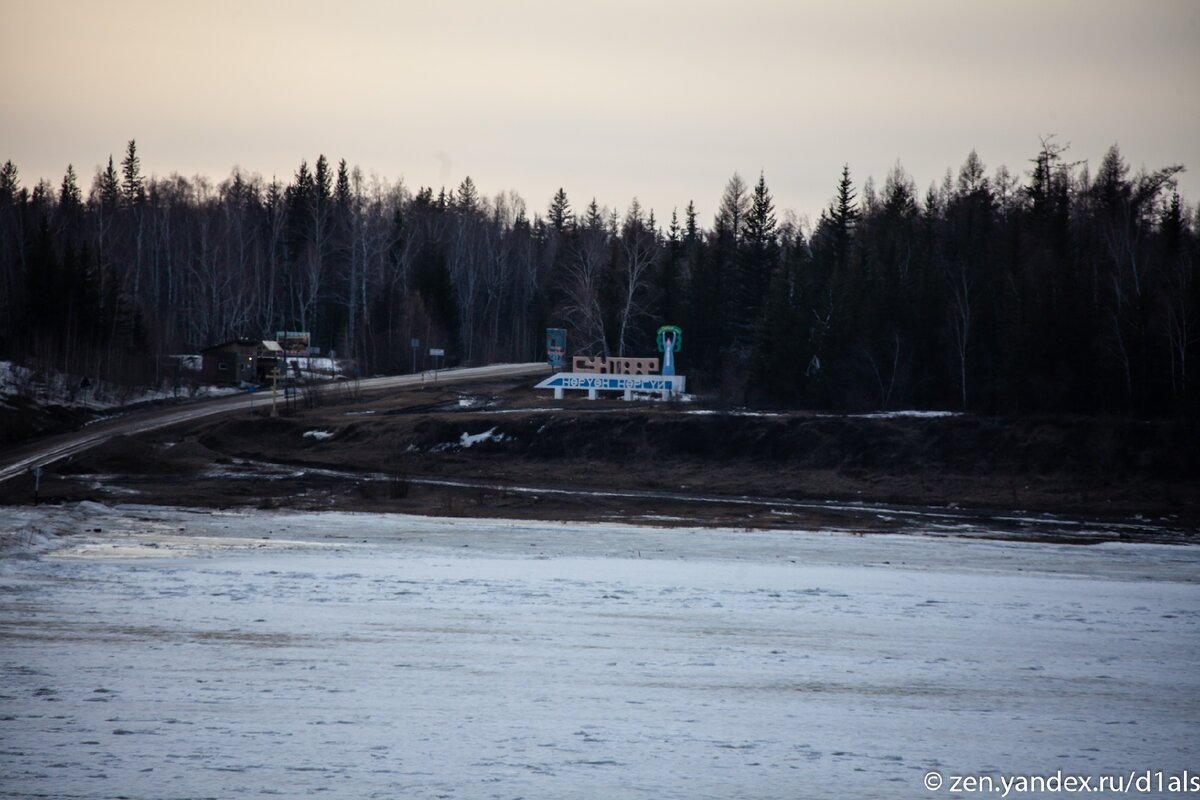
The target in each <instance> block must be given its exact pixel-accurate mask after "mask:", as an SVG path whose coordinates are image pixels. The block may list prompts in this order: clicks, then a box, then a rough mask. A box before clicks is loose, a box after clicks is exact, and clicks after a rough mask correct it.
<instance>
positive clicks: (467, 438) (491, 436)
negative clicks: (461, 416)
mask: <svg viewBox="0 0 1200 800" xmlns="http://www.w3.org/2000/svg"><path fill="white" fill-rule="evenodd" d="M506 438H508V437H506V436H505V435H504V434H503V433H496V429H495V428H492V429H491V430H487V431H484V432H483V433H476V434H469V433H464V434H463V435H462V436H460V437H459V440H458V441H459V446H461V447H473V446H474V445H477V444H479V443H480V442H503V441H504V440H505V439H506Z"/></svg>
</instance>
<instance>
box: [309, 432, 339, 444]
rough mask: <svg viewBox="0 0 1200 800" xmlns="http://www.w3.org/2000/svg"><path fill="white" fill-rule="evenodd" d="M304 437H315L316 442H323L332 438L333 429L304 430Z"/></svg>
mask: <svg viewBox="0 0 1200 800" xmlns="http://www.w3.org/2000/svg"><path fill="white" fill-rule="evenodd" d="M304 438H305V439H316V440H317V441H318V442H323V441H325V440H326V439H332V438H333V431H318V430H311V431H305V432H304Z"/></svg>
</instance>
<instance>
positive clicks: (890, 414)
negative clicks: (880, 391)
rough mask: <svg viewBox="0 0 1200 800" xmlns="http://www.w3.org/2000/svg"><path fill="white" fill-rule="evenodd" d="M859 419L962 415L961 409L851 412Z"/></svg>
mask: <svg viewBox="0 0 1200 800" xmlns="http://www.w3.org/2000/svg"><path fill="white" fill-rule="evenodd" d="M849 416H852V417H857V418H859V419H936V418H938V417H961V416H962V412H960V411H917V410H909V411H872V412H871V413H869V414H850V415H849Z"/></svg>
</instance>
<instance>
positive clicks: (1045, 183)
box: [0, 137, 1200, 418]
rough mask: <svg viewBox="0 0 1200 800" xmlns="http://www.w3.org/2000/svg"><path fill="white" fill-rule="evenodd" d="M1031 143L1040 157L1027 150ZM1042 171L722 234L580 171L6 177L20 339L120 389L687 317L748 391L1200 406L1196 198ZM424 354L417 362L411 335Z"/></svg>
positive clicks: (11, 333)
mask: <svg viewBox="0 0 1200 800" xmlns="http://www.w3.org/2000/svg"><path fill="white" fill-rule="evenodd" d="M1031 149H1034V148H1031ZM1024 167H1025V168H1024V169H1023V170H1022V171H1020V172H1010V171H1009V169H1008V168H1007V167H1004V166H1001V167H999V168H997V169H996V170H995V171H993V172H992V173H991V174H989V173H988V172H987V169H986V167H985V165H984V164H983V162H982V161H981V160H980V158H979V157H978V156H977V155H976V153H975V152H973V151H972V152H971V153H970V154H969V155H968V156H967V158H966V161H965V162H964V163H963V164H962V165H961V167H959V168H958V169H957V170H953V169H948V170H947V171H946V173H945V176H944V178H943V179H942V180H941V181H940V182H934V183H933V184H931V185H930V186H929V187H928V189H926V190H925V191H923V192H922V191H921V190H919V189H918V187H917V185H916V182H915V181H914V180H913V178H911V177H910V176H909V175H908V174H907V173H906V172H905V171H904V169H903V167H901V166H900V164H899V162H897V165H896V166H895V167H894V168H893V169H892V170H891V172H890V173H889V174H888V175H887V176H886V178H885V179H884V181H883V183H882V185H881V186H879V185H877V184H876V183H875V181H874V179H873V178H868V179H867V180H865V181H864V182H863V183H862V184H861V185H856V183H855V182H854V178H853V176H852V173H851V170H850V167H849V166H848V165H843V166H840V167H838V166H836V165H835V166H834V167H833V168H831V170H830V187H829V188H830V197H831V200H830V203H829V205H828V207H827V208H826V209H824V210H823V211H822V212H821V213H820V215H819V217H818V219H817V220H816V221H815V222H811V223H809V222H798V221H797V220H796V219H795V218H794V216H793V215H791V214H784V213H781V212H778V211H777V209H776V208H775V203H774V200H773V198H772V195H771V192H770V189H769V188H768V184H767V180H766V176H765V175H760V176H759V177H758V179H757V181H756V182H753V183H752V184H751V183H747V182H746V181H745V180H744V179H743V178H742V177H741V176H739V175H737V174H736V173H735V174H734V175H733V176H732V177H731V178H730V179H729V181H728V183H727V184H726V186H725V187H724V190H723V191H722V193H721V195H720V205H719V211H718V212H717V214H716V215H715V218H714V219H713V220H712V222H711V224H710V225H708V226H704V225H702V224H701V221H700V220H698V219H697V213H696V211H695V205H694V203H693V202H689V203H688V204H687V205H686V206H684V207H683V209H682V211H681V210H679V209H676V210H673V211H672V212H671V214H670V217H669V218H665V219H664V218H659V217H656V215H655V213H654V212H653V211H648V210H647V209H644V208H642V207H641V205H640V204H639V203H638V201H637V200H636V199H634V200H633V201H632V202H631V204H630V205H629V207H628V208H627V209H626V210H625V211H624V212H623V213H622V212H619V211H617V210H613V209H608V208H604V207H599V206H598V205H597V203H596V201H595V200H594V199H593V200H591V201H590V202H586V201H585V202H584V203H578V202H577V201H573V200H572V199H569V198H568V197H567V195H566V193H565V192H564V191H562V190H559V191H558V192H557V193H555V195H554V196H553V197H552V198H550V200H549V202H548V203H547V205H546V207H545V210H544V211H538V210H531V209H530V208H529V207H527V205H526V203H525V202H524V200H522V198H521V197H520V196H519V195H518V194H517V193H516V192H513V191H509V192H506V193H501V194H498V195H496V196H494V197H485V196H481V194H480V192H479V191H478V189H477V188H476V186H475V184H474V182H473V181H472V179H471V178H470V177H467V178H465V179H464V180H463V181H462V183H461V184H460V185H459V186H457V187H456V188H453V189H449V190H447V189H445V188H442V189H437V190H435V189H433V188H431V187H418V188H417V189H416V191H415V192H413V191H411V190H410V189H409V188H408V187H406V186H404V185H403V184H402V183H395V184H393V183H389V182H387V181H386V180H382V179H379V178H377V177H371V178H367V177H364V175H363V174H362V172H361V171H360V170H358V169H356V168H352V167H349V166H348V165H347V163H346V161H344V160H342V161H340V162H339V163H338V164H337V165H336V166H335V165H334V164H333V163H331V162H330V161H329V160H328V159H326V158H325V156H323V155H322V156H320V157H318V158H317V160H316V161H315V163H314V164H313V165H312V166H310V165H309V164H308V163H307V161H304V162H302V163H300V165H299V167H298V169H297V170H296V172H295V174H294V175H293V176H292V177H291V179H290V181H289V182H288V183H287V184H286V185H285V184H281V183H280V182H279V181H277V180H273V181H271V182H270V183H267V182H264V180H263V179H262V178H261V177H259V176H257V175H255V174H248V173H245V172H243V171H241V170H238V169H235V170H234V171H233V172H232V174H231V175H230V176H229V177H228V178H227V179H225V180H224V181H222V182H220V183H217V184H214V183H213V182H212V181H210V180H209V179H207V178H205V177H203V176H196V177H191V178H185V177H182V176H179V175H175V174H173V175H170V176H168V177H165V178H158V177H150V178H148V177H147V176H146V175H145V174H144V173H143V171H142V167H141V164H140V159H139V157H138V154H137V145H136V142H135V141H130V142H129V143H128V146H127V148H126V150H125V153H124V157H123V158H122V159H121V160H120V162H119V163H114V160H113V158H112V157H111V156H110V157H109V158H108V161H107V165H106V166H105V167H103V168H101V169H99V170H97V172H96V174H95V176H94V178H93V180H92V182H91V185H90V187H89V188H88V191H87V192H86V194H85V193H84V190H83V188H82V187H81V186H80V178H79V176H78V175H77V174H76V172H75V170H74V168H73V166H68V167H67V169H66V173H65V175H64V176H63V178H62V181H61V184H60V185H59V186H58V187H57V188H56V187H55V186H54V185H53V184H52V183H50V182H49V181H45V180H43V181H40V182H38V183H37V184H36V185H35V186H33V188H32V189H30V188H28V187H25V186H23V185H22V183H21V178H20V175H19V172H18V168H17V165H15V164H14V163H13V162H12V161H7V162H5V163H4V165H3V167H2V168H0V358H3V359H8V360H11V361H15V362H19V363H22V364H25V365H27V366H32V367H34V368H37V369H45V370H55V371H59V372H63V373H66V374H69V375H75V376H93V377H100V378H104V379H106V380H111V381H120V382H125V383H130V384H133V383H146V384H149V383H153V382H155V381H161V380H163V379H164V370H165V369H166V367H165V366H164V365H165V364H167V363H169V358H168V357H169V356H171V355H173V354H181V353H196V352H199V351H200V349H201V348H204V347H207V346H209V345H212V344H216V343H219V342H222V341H225V340H228V339H231V338H234V337H241V336H245V337H253V338H262V337H265V336H271V335H273V333H274V332H275V331H277V330H303V331H311V332H312V335H313V344H314V345H316V346H318V347H320V348H321V349H322V350H324V351H326V352H330V351H332V352H334V353H336V355H337V357H338V358H345V359H350V360H352V361H353V364H354V368H355V369H356V370H357V371H358V372H359V373H360V374H362V375H364V376H367V375H373V374H387V373H399V372H407V371H412V370H414V369H419V368H421V367H422V366H423V364H422V363H421V361H420V359H421V353H422V352H423V351H424V348H426V347H443V348H445V350H446V352H447V361H448V363H450V364H452V365H453V364H460V365H469V364H482V363H488V362H496V361H535V360H542V359H544V358H545V341H546V340H545V328H546V327H564V328H566V329H567V330H568V340H567V344H568V351H569V352H570V353H574V354H588V355H599V354H605V355H652V354H654V348H655V344H654V332H655V330H656V329H657V327H658V326H659V325H662V324H668V323H669V324H677V325H680V326H681V327H682V328H683V330H684V341H683V350H682V352H681V353H680V356H679V370H680V372H681V373H684V374H687V375H688V376H689V388H692V389H693V391H697V392H701V393H704V394H706V395H708V396H710V397H713V398H715V399H716V400H717V401H718V402H722V403H727V404H731V405H755V406H771V407H788V408H813V409H829V410H865V409H892V408H921V409H952V410H959V409H961V410H968V411H973V412H977V413H988V414H1029V413H1071V414H1119V415H1128V416H1134V417H1164V416H1175V417H1193V418H1194V417H1196V416H1197V411H1198V406H1200V394H1198V390H1197V386H1196V383H1197V376H1196V372H1197V368H1198V366H1200V365H1198V364H1197V361H1198V357H1200V353H1198V352H1197V350H1198V347H1200V280H1197V264H1198V255H1200V246H1198V239H1197V232H1198V230H1200V214H1198V213H1197V211H1196V210H1195V209H1192V208H1190V207H1189V206H1188V205H1187V204H1186V203H1185V202H1184V201H1183V200H1182V199H1181V198H1180V196H1179V194H1178V191H1177V187H1176V184H1175V175H1176V174H1177V173H1178V172H1179V171H1180V170H1181V169H1182V168H1181V167H1179V166H1167V167H1163V168H1161V169H1156V170H1153V171H1150V170H1146V169H1142V170H1139V171H1136V172H1135V171H1133V170H1132V169H1131V168H1130V166H1129V165H1128V163H1127V161H1126V160H1125V158H1124V156H1123V155H1122V153H1121V151H1120V149H1119V147H1118V146H1116V145H1114V146H1113V147H1112V148H1110V149H1109V150H1108V152H1107V153H1106V154H1105V156H1104V158H1103V159H1102V161H1101V162H1100V164H1099V166H1098V167H1097V168H1096V169H1095V171H1094V173H1093V171H1092V169H1091V168H1090V167H1089V166H1088V165H1087V163H1086V162H1078V161H1071V160H1070V157H1069V154H1068V152H1067V148H1066V147H1065V146H1063V145H1061V144H1059V143H1058V142H1057V141H1056V140H1055V139H1054V138H1053V137H1051V138H1047V139H1043V140H1042V141H1041V142H1040V146H1039V147H1038V148H1036V152H1034V153H1033V154H1032V158H1031V159H1030V160H1029V162H1028V164H1027V165H1024ZM414 338H415V339H420V340H421V342H422V351H420V352H417V359H418V363H415V364H414V363H413V359H414V350H413V349H412V348H411V347H410V343H411V340H412V339H414Z"/></svg>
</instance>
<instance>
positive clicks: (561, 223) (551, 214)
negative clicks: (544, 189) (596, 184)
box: [546, 186, 596, 233]
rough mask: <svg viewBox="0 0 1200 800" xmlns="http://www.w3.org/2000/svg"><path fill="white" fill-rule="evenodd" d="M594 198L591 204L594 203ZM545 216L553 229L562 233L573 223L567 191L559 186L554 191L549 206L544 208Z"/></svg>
mask: <svg viewBox="0 0 1200 800" xmlns="http://www.w3.org/2000/svg"><path fill="white" fill-rule="evenodd" d="M595 202H596V201H595V200H594V199H593V200H592V204H593V205H595ZM546 218H547V219H549V220H550V224H551V225H552V226H554V230H556V231H558V232H559V233H562V232H563V230H564V229H566V228H568V227H570V226H571V225H573V224H574V218H573V216H572V214H571V204H570V203H569V202H567V193H566V191H564V190H563V188H562V187H561V186H560V187H559V189H558V191H557V192H555V193H554V199H553V200H551V201H550V208H549V209H547V210H546Z"/></svg>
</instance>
